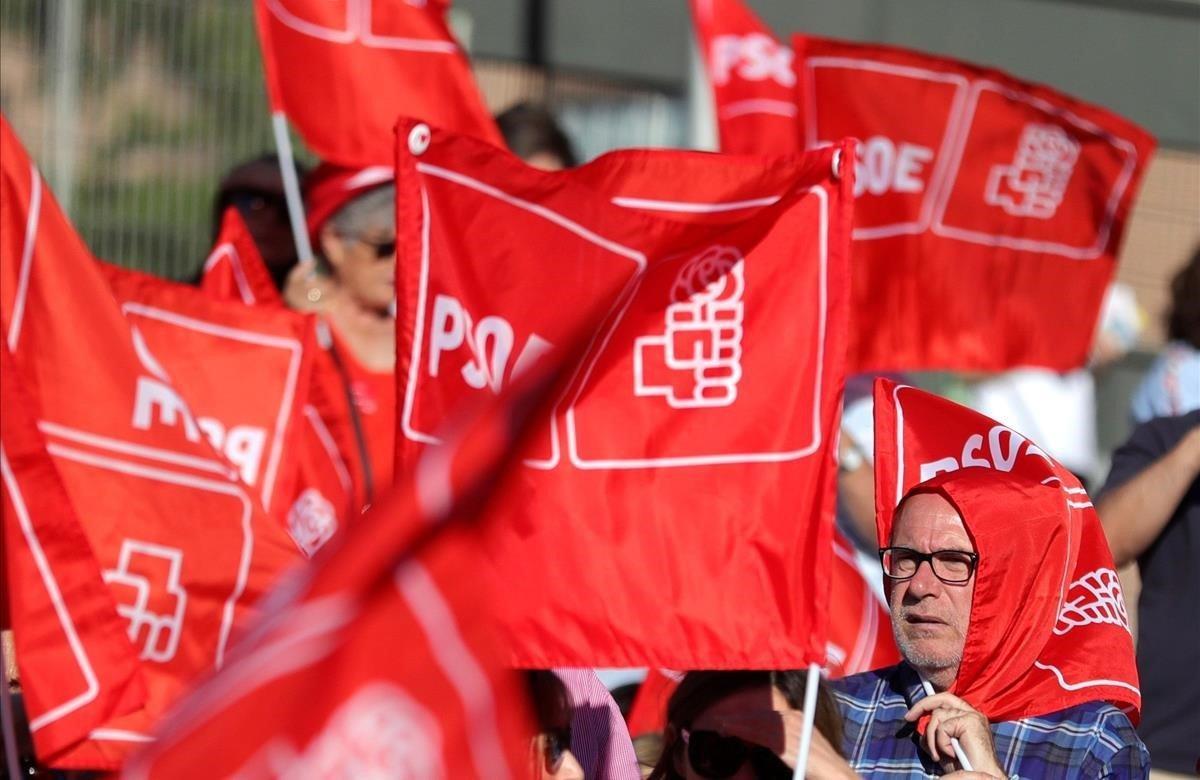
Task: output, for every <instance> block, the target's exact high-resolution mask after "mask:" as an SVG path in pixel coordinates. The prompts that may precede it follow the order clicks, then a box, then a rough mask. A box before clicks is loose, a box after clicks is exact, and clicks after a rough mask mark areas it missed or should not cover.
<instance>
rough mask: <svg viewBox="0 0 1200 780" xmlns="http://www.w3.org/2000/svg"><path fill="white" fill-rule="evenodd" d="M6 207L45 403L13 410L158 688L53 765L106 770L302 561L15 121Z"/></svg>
mask: <svg viewBox="0 0 1200 780" xmlns="http://www.w3.org/2000/svg"><path fill="white" fill-rule="evenodd" d="M0 195H3V197H2V198H0V290H2V293H0V323H2V324H3V328H4V337H5V339H6V342H7V344H8V347H9V349H10V351H11V352H12V354H13V357H14V365H15V367H16V372H17V375H18V376H19V377H20V378H21V382H22V385H23V386H24V387H25V388H27V389H28V391H29V394H30V396H31V397H33V398H34V399H35V402H36V404H37V409H36V410H34V409H15V410H14V409H9V408H7V407H6V408H5V414H22V415H28V416H32V415H34V414H35V413H36V414H38V415H39V416H38V417H37V418H36V421H37V423H36V424H37V427H38V429H39V430H40V432H41V433H42V435H43V436H45V438H46V450H47V452H49V453H50V455H51V456H53V459H54V465H55V467H56V468H57V469H58V472H59V475H60V476H61V478H62V482H63V486H64V487H65V488H66V494H67V496H68V497H69V499H70V501H71V504H72V506H73V509H74V513H75V515H76V516H77V517H78V518H79V519H80V522H81V525H82V528H83V531H84V533H85V534H86V535H87V538H88V543H89V544H90V546H91V549H92V551H93V554H94V555H95V557H96V559H97V561H98V562H99V563H100V565H101V567H102V569H103V578H104V580H105V582H106V583H107V584H108V586H109V589H110V591H111V592H112V595H113V598H114V600H115V601H116V603H117V610H118V613H119V614H120V615H121V616H122V617H123V618H125V620H126V622H127V625H128V628H127V630H128V634H129V636H130V638H131V640H132V641H133V643H134V645H135V647H136V648H137V650H138V652H139V654H140V656H141V658H142V661H143V670H144V672H145V677H146V682H147V694H148V696H147V701H146V705H145V707H144V709H142V710H139V711H138V712H135V713H132V714H130V715H127V716H124V717H118V718H114V719H112V720H110V721H109V722H108V723H106V724H105V725H104V727H103V728H100V729H94V730H93V731H92V732H91V733H90V734H89V739H88V741H87V742H85V743H81V744H80V745H78V746H77V747H76V748H74V749H72V750H71V751H69V752H67V753H63V754H59V755H58V756H55V757H54V765H55V766H57V767H63V768H80V767H86V768H111V767H114V766H116V765H117V764H118V763H119V761H120V759H121V757H122V756H123V754H124V753H125V751H126V750H128V749H129V747H130V746H131V745H135V744H137V742H138V741H142V740H145V739H147V738H148V737H147V736H146V731H147V727H148V725H149V723H150V722H151V721H153V719H154V718H155V717H156V716H157V714H158V713H160V712H161V711H162V709H163V708H164V707H165V706H166V705H167V704H168V703H169V702H170V701H171V700H172V699H173V698H174V697H175V696H176V695H177V694H178V693H179V692H180V691H181V690H182V688H183V686H184V685H185V684H186V683H187V682H188V681H189V680H190V679H191V678H192V677H194V676H195V675H196V674H197V673H199V672H200V671H202V670H204V669H209V668H212V666H214V665H219V664H220V663H221V661H222V659H223V656H224V653H225V648H226V646H227V644H228V642H229V639H230V636H231V634H232V632H233V631H234V628H235V625H237V624H238V623H239V622H240V620H242V619H243V618H244V617H245V616H246V615H247V614H249V612H250V610H251V606H252V604H253V603H254V602H255V601H257V599H258V598H259V597H260V596H261V594H262V593H263V592H264V591H265V589H266V587H267V586H268V584H269V583H271V582H272V581H273V580H274V578H275V577H276V576H277V575H278V573H279V572H280V571H281V570H282V569H283V568H284V567H286V566H288V565H289V564H291V563H292V562H293V561H295V560H296V559H297V558H298V554H297V552H296V550H295V546H294V545H293V544H292V542H291V541H290V540H289V539H288V538H287V536H286V535H285V534H284V533H283V532H282V530H281V529H280V528H279V527H278V526H277V524H272V523H270V522H268V521H267V520H266V518H265V517H264V516H263V515H262V514H261V513H260V512H259V511H258V510H257V509H256V502H255V500H254V499H253V498H252V497H251V496H250V495H249V494H248V493H247V490H246V488H245V487H244V486H242V484H241V483H240V482H239V481H238V479H237V470H236V469H234V468H233V467H231V466H230V464H229V463H228V462H227V461H225V460H224V459H223V458H222V457H221V456H219V455H218V454H217V453H216V452H215V451H214V450H213V449H212V447H211V446H210V445H209V444H208V442H207V440H206V439H205V438H204V437H194V436H192V435H191V433H192V432H193V430H194V429H195V428H197V427H198V422H197V419H196V416H195V415H194V414H193V413H192V411H191V408H190V406H189V405H188V404H187V402H186V401H185V400H184V397H183V396H182V395H181V392H182V390H181V389H180V388H177V387H176V386H174V385H173V384H171V382H170V381H169V379H168V378H166V377H165V376H164V373H165V372H163V371H162V369H161V366H159V365H158V364H157V362H156V361H155V360H154V359H153V357H152V356H151V355H150V354H149V353H148V350H147V349H146V348H145V341H144V339H142V338H141V336H140V335H139V334H138V331H136V330H134V329H133V328H132V327H131V326H130V324H129V323H128V322H127V321H126V319H125V317H124V316H123V315H122V312H121V309H120V307H119V305H118V304H117V301H116V300H115V299H114V297H113V294H112V291H111V290H110V288H109V287H108V284H107V282H106V281H105V279H104V278H103V276H102V274H101V271H100V270H99V268H98V267H97V265H96V263H95V262H94V260H93V258H92V257H91V255H90V253H89V252H88V250H87V248H86V247H85V246H84V245H83V243H82V241H81V240H80V239H79V237H78V236H77V235H76V234H75V232H74V231H73V230H72V228H71V226H70V224H69V223H68V222H67V220H66V218H65V217H64V215H63V214H62V212H61V211H60V210H59V209H58V205H57V204H56V203H55V202H54V199H53V196H52V195H51V194H50V193H49V192H47V191H46V190H45V187H44V184H43V182H42V179H41V177H40V175H39V174H38V173H37V170H36V169H35V168H34V167H33V166H32V164H31V162H30V160H29V158H28V156H27V155H26V154H25V151H24V149H22V148H21V146H20V142H19V141H18V140H17V139H16V136H15V135H14V134H13V133H12V131H11V129H10V128H9V126H8V124H7V122H6V121H4V122H0ZM19 660H20V659H18V661H19ZM39 715H41V713H34V714H32V716H33V717H38V716H39Z"/></svg>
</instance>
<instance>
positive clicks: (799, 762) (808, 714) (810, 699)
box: [792, 664, 821, 780]
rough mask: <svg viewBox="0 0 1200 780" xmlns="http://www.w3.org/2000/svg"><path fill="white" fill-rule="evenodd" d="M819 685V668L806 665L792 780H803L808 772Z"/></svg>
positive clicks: (814, 665)
mask: <svg viewBox="0 0 1200 780" xmlns="http://www.w3.org/2000/svg"><path fill="white" fill-rule="evenodd" d="M820 685H821V667H819V666H817V665H816V664H809V665H808V679H807V681H806V682H805V683H804V726H803V727H802V728H801V729H800V749H799V750H798V751H796V771H795V772H793V773H792V778H793V780H804V774H805V772H807V771H808V750H809V748H810V747H812V732H813V725H814V724H815V723H816V717H817V688H818V687H819V686H820Z"/></svg>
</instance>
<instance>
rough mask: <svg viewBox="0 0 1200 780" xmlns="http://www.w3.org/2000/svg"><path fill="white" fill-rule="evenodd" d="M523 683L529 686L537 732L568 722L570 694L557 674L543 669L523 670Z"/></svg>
mask: <svg viewBox="0 0 1200 780" xmlns="http://www.w3.org/2000/svg"><path fill="white" fill-rule="evenodd" d="M525 683H526V686H527V687H528V688H529V697H530V700H531V702H532V704H533V715H534V718H536V720H537V727H538V731H539V732H544V731H550V730H551V729H556V728H560V727H562V725H563V723H564V722H566V723H570V721H571V696H570V694H569V693H567V686H565V685H563V681H562V680H560V679H558V675H556V674H555V673H554V672H548V671H546V670H545V669H530V670H528V671H526V672H525Z"/></svg>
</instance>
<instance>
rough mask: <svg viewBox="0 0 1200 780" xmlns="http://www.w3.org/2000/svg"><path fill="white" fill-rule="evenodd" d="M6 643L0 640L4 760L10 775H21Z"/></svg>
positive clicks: (1, 720) (0, 698) (0, 708)
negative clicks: (2, 676)
mask: <svg viewBox="0 0 1200 780" xmlns="http://www.w3.org/2000/svg"><path fill="white" fill-rule="evenodd" d="M4 645H5V643H4V642H3V641H0V668H3V669H4V679H3V680H2V681H0V682H3V684H4V687H3V688H0V727H2V728H3V730H4V731H3V734H4V761H5V763H6V764H7V766H8V776H9V777H14V778H15V777H20V776H21V761H20V759H19V757H18V754H17V729H16V726H15V725H14V724H15V723H16V716H15V714H14V711H13V703H12V693H10V692H9V690H8V657H7V653H5V651H4Z"/></svg>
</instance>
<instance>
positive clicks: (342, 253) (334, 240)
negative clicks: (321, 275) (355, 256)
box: [317, 222, 348, 271]
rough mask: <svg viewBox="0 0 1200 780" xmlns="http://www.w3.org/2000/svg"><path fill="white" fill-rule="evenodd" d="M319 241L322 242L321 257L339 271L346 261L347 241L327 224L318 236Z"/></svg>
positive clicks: (322, 227)
mask: <svg viewBox="0 0 1200 780" xmlns="http://www.w3.org/2000/svg"><path fill="white" fill-rule="evenodd" d="M317 239H318V241H319V242H320V245H321V246H320V248H321V255H322V256H323V257H324V258H325V259H326V260H328V261H329V266H330V267H331V268H332V269H333V270H334V271H337V270H339V269H340V268H341V267H342V264H343V263H344V262H345V260H346V250H347V248H348V247H347V246H346V241H345V239H343V238H342V237H341V236H340V235H338V233H337V232H336V231H335V230H334V229H333V225H331V224H329V223H328V222H326V223H325V224H324V225H322V226H321V230H320V232H319V233H318V234H317Z"/></svg>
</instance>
